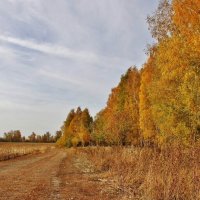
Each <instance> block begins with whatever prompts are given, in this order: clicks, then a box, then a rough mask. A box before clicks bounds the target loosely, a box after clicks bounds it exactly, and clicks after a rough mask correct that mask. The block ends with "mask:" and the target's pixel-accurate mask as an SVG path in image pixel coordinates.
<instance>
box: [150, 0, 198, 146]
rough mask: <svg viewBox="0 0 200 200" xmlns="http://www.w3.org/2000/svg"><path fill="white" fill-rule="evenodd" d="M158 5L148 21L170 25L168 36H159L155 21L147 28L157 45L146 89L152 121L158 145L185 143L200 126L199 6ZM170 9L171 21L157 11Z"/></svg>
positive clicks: (191, 0) (190, 1)
mask: <svg viewBox="0 0 200 200" xmlns="http://www.w3.org/2000/svg"><path fill="white" fill-rule="evenodd" d="M161 2H165V1H161ZM160 6H161V7H158V10H157V12H156V14H155V15H154V16H153V17H152V18H151V19H159V18H163V19H161V21H164V22H167V24H170V26H165V28H164V29H165V33H170V34H167V37H166V34H164V37H159V34H160V32H161V33H162V30H163V27H162V25H160V24H159V23H157V21H156V20H151V21H150V28H151V29H152V30H154V29H155V30H157V33H158V34H157V33H156V34H153V36H154V37H155V38H157V39H158V43H157V44H156V53H155V55H154V57H155V61H154V73H153V78H152V80H153V81H152V83H151V86H149V87H150V91H151V93H150V96H149V99H150V109H151V113H152V119H153V121H154V123H155V126H156V137H157V139H158V142H159V143H163V142H170V141H176V140H178V141H182V142H184V143H188V142H189V141H191V139H192V138H193V139H192V140H196V135H198V134H199V124H200V123H199V121H200V119H199V116H200V114H199V113H200V112H199V110H200V109H199V105H200V102H199V76H200V73H199V63H200V60H199V58H200V50H199V49H200V46H199V45H200V36H199V30H200V29H199V25H200V23H199V7H200V4H199V1H196V0H185V1H180V0H173V1H172V3H171V5H170V6H169V7H168V6H166V4H160ZM169 8H170V9H171V11H170V13H171V14H170V18H169V17H168V16H167V15H163V16H160V14H159V13H160V11H159V10H162V12H163V13H168V11H169ZM183 15H184V17H182V16H183ZM161 24H162V23H161ZM171 27H173V29H171ZM161 35H162V34H161Z"/></svg>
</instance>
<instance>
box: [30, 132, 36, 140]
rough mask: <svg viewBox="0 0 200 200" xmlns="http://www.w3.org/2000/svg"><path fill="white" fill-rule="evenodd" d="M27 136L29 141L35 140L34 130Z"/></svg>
mask: <svg viewBox="0 0 200 200" xmlns="http://www.w3.org/2000/svg"><path fill="white" fill-rule="evenodd" d="M28 138H29V141H30V142H36V134H35V133H34V132H33V133H32V134H31V135H30V136H28Z"/></svg>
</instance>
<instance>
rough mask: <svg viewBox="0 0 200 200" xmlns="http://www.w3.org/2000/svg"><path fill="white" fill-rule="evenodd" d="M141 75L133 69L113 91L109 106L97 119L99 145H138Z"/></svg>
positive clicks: (96, 133)
mask: <svg viewBox="0 0 200 200" xmlns="http://www.w3.org/2000/svg"><path fill="white" fill-rule="evenodd" d="M139 87H140V73H139V71H138V70H137V69H136V68H135V67H133V68H129V69H128V71H127V73H126V74H125V75H123V76H122V77H121V81H120V83H119V85H118V86H117V87H116V88H114V89H112V92H111V94H110V96H109V99H108V102H107V106H106V108H105V109H104V110H102V111H101V112H100V113H99V114H98V115H97V116H96V118H95V121H94V128H93V134H94V135H95V138H96V139H97V143H101V142H106V143H108V144H118V145H125V144H137V143H138V141H139Z"/></svg>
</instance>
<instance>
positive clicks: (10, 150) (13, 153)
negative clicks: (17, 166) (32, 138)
mask: <svg viewBox="0 0 200 200" xmlns="http://www.w3.org/2000/svg"><path fill="white" fill-rule="evenodd" d="M49 148H54V144H48V143H45V144H44V143H9V142H8V143H7V142H0V161H3V160H9V159H12V158H16V157H19V156H24V155H28V154H34V153H39V152H41V153H43V152H45V151H47V150H48V149H49Z"/></svg>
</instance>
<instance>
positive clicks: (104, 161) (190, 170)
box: [76, 146, 200, 200]
mask: <svg viewBox="0 0 200 200" xmlns="http://www.w3.org/2000/svg"><path fill="white" fill-rule="evenodd" d="M76 153H78V154H79V155H80V154H81V155H84V156H85V157H86V158H87V159H88V160H89V161H90V163H92V164H93V166H94V167H95V170H96V172H99V173H100V174H102V177H104V178H105V177H106V179H109V181H112V184H113V185H112V186H113V187H114V188H115V189H116V191H118V192H119V191H120V194H121V195H122V198H121V199H138V200H198V199H200V156H199V155H200V147H193V148H187V149H186V148H183V147H180V146H173V147H172V146H171V147H168V148H167V147H166V148H164V149H163V150H160V151H158V150H156V149H151V148H123V147H113V148H111V147H91V148H80V149H77V152H76ZM82 157H83V156H82Z"/></svg>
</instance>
